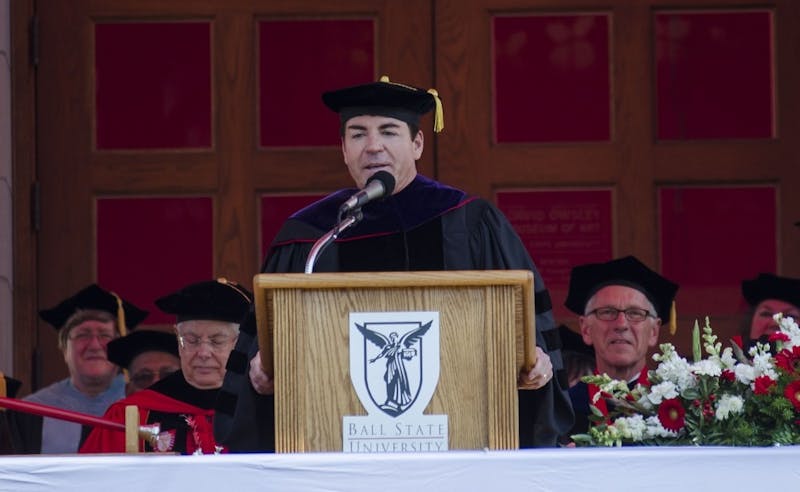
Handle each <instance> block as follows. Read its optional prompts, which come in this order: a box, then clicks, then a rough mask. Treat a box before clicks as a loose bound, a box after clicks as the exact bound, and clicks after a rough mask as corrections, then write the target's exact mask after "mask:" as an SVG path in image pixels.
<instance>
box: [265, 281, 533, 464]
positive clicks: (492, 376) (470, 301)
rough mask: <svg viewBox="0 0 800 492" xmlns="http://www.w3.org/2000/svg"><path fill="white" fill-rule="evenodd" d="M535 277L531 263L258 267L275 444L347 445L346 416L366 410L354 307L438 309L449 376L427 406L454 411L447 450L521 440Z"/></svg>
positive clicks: (282, 447) (284, 449)
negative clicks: (357, 377) (359, 387)
mask: <svg viewBox="0 0 800 492" xmlns="http://www.w3.org/2000/svg"><path fill="white" fill-rule="evenodd" d="M532 285H533V274H532V273H531V272H530V271H527V270H482V271H435V272H369V273H313V274H302V273H301V274H259V275H256V276H255V278H254V287H255V289H254V292H255V306H256V319H257V323H258V332H259V334H258V336H259V344H260V347H261V354H262V361H263V364H264V367H265V368H266V370H267V372H268V373H271V374H273V375H274V380H275V446H276V448H275V449H276V451H277V452H281V453H290V452H310V451H342V439H343V431H342V419H343V417H344V416H352V415H366V411H365V409H364V407H363V405H362V404H361V402H360V401H359V398H358V396H357V394H356V392H355V390H354V388H353V384H352V382H351V379H350V358H349V357H350V345H349V336H350V335H349V333H350V331H349V315H350V313H353V312H355V313H358V312H402V311H436V312H438V313H439V321H440V341H439V344H440V354H439V360H440V369H439V381H438V385H437V386H436V390H435V393H434V395H433V397H432V398H431V400H430V403H429V404H428V406H427V407H426V409H425V411H424V413H425V414H446V415H447V416H448V417H447V418H448V422H449V441H448V443H449V449H452V450H455V449H484V448H488V449H517V448H519V436H518V429H517V428H518V404H517V376H518V373H519V371H520V369H521V368H522V367H531V366H532V365H533V363H534V362H535V353H536V352H535V331H534V329H535V328H534V320H535V316H534V309H533V295H532ZM273 368H274V370H273Z"/></svg>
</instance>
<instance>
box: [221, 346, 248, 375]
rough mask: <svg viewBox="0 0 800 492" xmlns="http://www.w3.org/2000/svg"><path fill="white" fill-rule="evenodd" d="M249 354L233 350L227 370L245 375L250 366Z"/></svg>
mask: <svg viewBox="0 0 800 492" xmlns="http://www.w3.org/2000/svg"><path fill="white" fill-rule="evenodd" d="M248 363H249V362H248V358H247V354H245V353H244V352H240V351H238V350H232V351H231V355H230V356H229V357H228V365H227V366H226V369H227V370H229V371H231V372H235V373H237V374H245V373H246V372H247V366H248Z"/></svg>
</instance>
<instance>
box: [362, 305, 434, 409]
mask: <svg viewBox="0 0 800 492" xmlns="http://www.w3.org/2000/svg"><path fill="white" fill-rule="evenodd" d="M432 323H433V321H428V322H427V323H426V324H424V325H421V326H420V327H419V328H415V329H413V330H411V331H409V332H407V333H405V334H404V335H403V336H402V337H400V336H399V335H398V334H397V332H395V331H393V332H391V333H389V337H388V338H387V337H386V335H384V334H383V333H380V332H377V331H374V330H370V329H369V328H367V327H366V325H359V324H358V323H356V328H357V329H358V331H360V332H361V334H362V335H364V338H366V339H367V340H369V341H370V342H372V343H374V344H375V345H377V346H378V348H379V349H381V351H380V353H379V354H378V355H376V356H375V357H373V358H372V359H370V360H369V363H370V364H372V363H374V362H376V361H377V360H379V359H381V358H385V359H386V372H385V373H384V375H383V380H384V382H385V383H386V402H385V403H384V404H383V405H380V408H381V410H383V411H384V412H386V413H388V414H389V415H391V416H392V417H396V416H397V415H400V414H401V413H403V412H404V411H405V410H406V409H407V408H408V407H409V406H410V405H411V403H413V401H414V399H413V398H411V387H410V384H409V381H408V372H407V371H406V364H405V361H407V360H411V359H413V358H414V357H416V355H417V353H418V352H417V349H416V348H414V347H413V345H414V344H416V343H417V342H418V341H419V340H420V339H421V338H422V336H423V335H425V333H426V332H427V331H428V329H429V328H430V327H431V324H432Z"/></svg>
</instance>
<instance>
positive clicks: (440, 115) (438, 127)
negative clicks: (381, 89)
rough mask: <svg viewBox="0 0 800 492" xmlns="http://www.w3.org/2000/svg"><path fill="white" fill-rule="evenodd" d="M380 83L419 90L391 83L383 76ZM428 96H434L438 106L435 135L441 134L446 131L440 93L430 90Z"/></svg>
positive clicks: (435, 112) (434, 126)
mask: <svg viewBox="0 0 800 492" xmlns="http://www.w3.org/2000/svg"><path fill="white" fill-rule="evenodd" d="M378 82H383V83H386V84H394V85H399V86H400V87H405V88H406V89H411V90H417V88H416V87H411V86H410V85H405V84H398V83H397V82H392V81H390V80H389V76H388V75H381V78H379V79H378ZM428 94H430V95H431V96H433V102H434V103H435V105H436V109H435V110H434V112H433V131H434V133H439V132H441V131H442V130H444V109H442V100H441V99H439V92H438V91H437V90H436V89H428Z"/></svg>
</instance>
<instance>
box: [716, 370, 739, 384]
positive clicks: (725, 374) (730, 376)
mask: <svg viewBox="0 0 800 492" xmlns="http://www.w3.org/2000/svg"><path fill="white" fill-rule="evenodd" d="M719 378H720V379H722V380H723V381H728V382H729V383H732V382H734V381H736V374H735V373H734V372H733V371H731V370H730V369H725V370H723V371H722V374H720V375H719Z"/></svg>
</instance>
